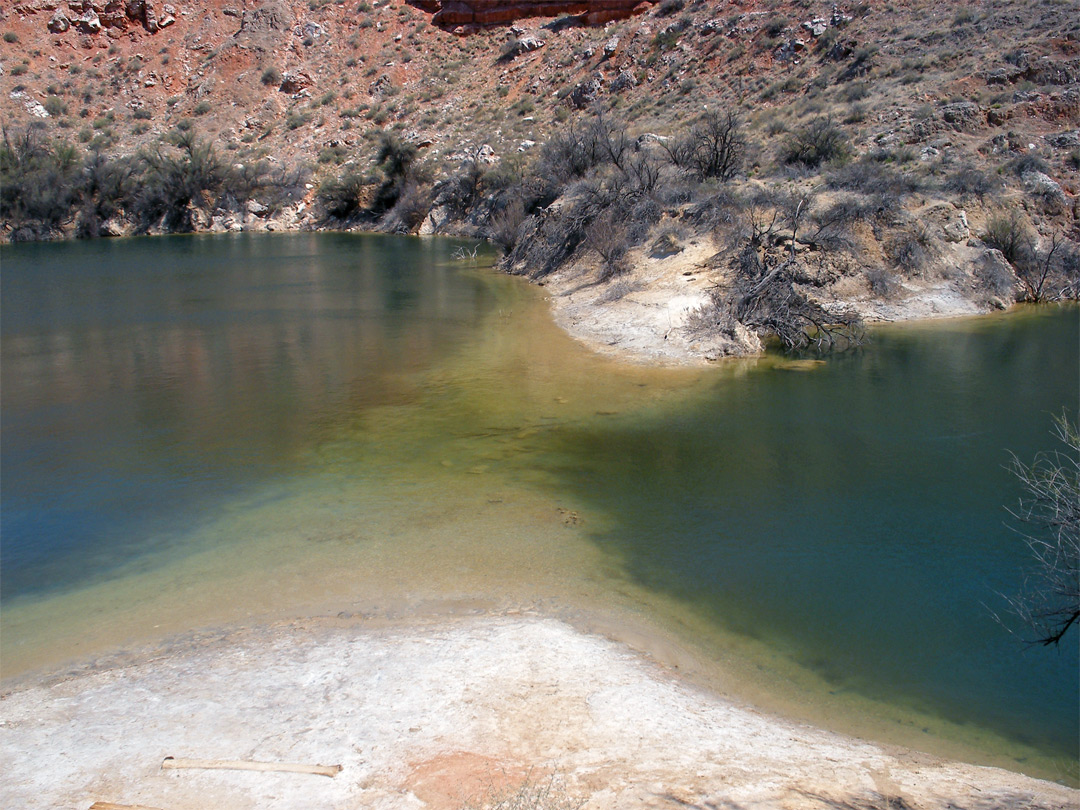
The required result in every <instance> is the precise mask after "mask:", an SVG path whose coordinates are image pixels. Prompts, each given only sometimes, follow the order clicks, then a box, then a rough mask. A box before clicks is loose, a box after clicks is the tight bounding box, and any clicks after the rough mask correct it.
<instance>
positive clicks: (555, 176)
mask: <svg viewBox="0 0 1080 810" xmlns="http://www.w3.org/2000/svg"><path fill="white" fill-rule="evenodd" d="M631 147H632V144H631V142H630V139H629V138H628V137H627V135H626V128H625V127H624V126H623V125H622V124H620V123H615V122H612V121H609V120H608V119H606V118H604V117H602V116H597V117H595V118H594V119H592V120H591V121H588V122H586V123H583V124H582V123H578V122H572V123H571V124H570V125H569V126H567V127H566V128H565V129H563V130H562V131H561V132H558V133H556V134H555V135H554V136H553V137H551V138H549V139H548V140H547V142H545V143H544V145H543V147H542V148H541V151H540V158H539V161H538V163H537V167H536V171H537V174H538V175H539V176H541V177H544V178H546V179H548V180H549V181H550V182H551V183H553V184H556V185H565V184H566V183H567V182H569V181H571V180H575V179H579V178H582V177H585V176H586V175H587V174H588V173H589V172H590V171H591V170H592V169H594V168H596V167H597V166H600V165H603V164H605V163H614V164H615V165H616V166H620V165H621V164H622V163H623V161H624V158H626V157H627V156H628V155H629V153H630V150H631Z"/></svg>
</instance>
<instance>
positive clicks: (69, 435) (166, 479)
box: [2, 235, 490, 599]
mask: <svg viewBox="0 0 1080 810" xmlns="http://www.w3.org/2000/svg"><path fill="white" fill-rule="evenodd" d="M452 248H453V245H452V243H448V242H445V241H443V242H438V241H436V242H421V241H419V240H410V241H406V240H388V239H384V238H379V237H328V238H321V237H320V238H317V237H314V236H312V235H284V236H279V237H272V238H266V237H260V238H252V237H237V238H232V239H225V240H223V239H204V238H190V237H189V238H171V239H160V240H141V241H140V240H133V241H128V242H124V243H118V244H117V243H110V242H107V241H102V242H100V243H93V244H90V245H87V244H76V245H42V246H19V248H18V249H14V248H11V249H6V250H5V255H4V275H3V358H2V360H3V362H2V374H3V380H2V382H3V439H4V453H3V460H2V464H3V476H4V484H5V487H4V516H3V521H4V524H3V531H4V554H5V557H4V566H3V572H2V574H3V596H4V598H5V599H7V598H11V597H13V596H17V595H19V594H20V593H22V592H24V591H26V590H29V589H38V590H40V589H48V588H58V587H68V586H72V585H74V584H83V583H85V579H86V577H87V576H91V577H92V576H94V575H96V574H100V573H104V572H105V571H106V570H107V569H108V568H109V567H110V565H111V564H115V563H117V562H118V561H122V560H125V559H127V558H128V557H130V555H134V554H145V553H148V552H149V551H152V550H154V544H155V543H158V544H160V543H167V542H168V535H169V531H168V528H169V526H170V525H175V522H176V521H177V520H178V519H180V520H182V521H183V522H184V523H185V524H188V525H190V524H191V523H192V522H193V521H197V520H198V518H197V516H196V515H195V514H194V513H195V512H196V510H197V509H198V508H199V504H200V503H201V502H203V501H204V500H205V499H207V498H211V499H212V498H217V497H220V496H222V495H223V494H226V493H228V492H230V491H235V490H236V488H237V487H238V486H241V485H242V484H243V482H244V481H245V480H251V479H253V478H259V477H262V476H266V475H268V474H273V473H274V472H275V471H278V470H284V469H287V468H288V467H289V466H290V464H292V463H294V461H295V459H296V457H297V455H298V454H299V453H301V452H302V451H303V450H304V449H305V448H307V447H308V446H310V444H311V442H312V441H313V440H314V439H315V438H316V437H317V435H318V433H319V431H320V429H322V426H325V425H326V424H328V423H333V422H334V421H335V420H337V419H340V418H341V417H342V414H346V413H347V414H354V413H355V412H357V411H358V410H363V409H365V408H370V407H374V406H377V405H384V404H387V403H391V402H407V401H410V400H411V399H412V398H414V397H415V396H416V390H415V386H414V383H413V381H412V379H411V376H412V375H414V374H415V373H416V372H417V371H419V370H421V369H424V368H427V367H429V366H431V365H432V364H433V363H434V362H435V361H436V360H437V358H439V357H441V356H445V354H446V353H448V352H452V351H454V349H455V347H456V346H457V345H458V344H459V343H460V342H461V341H462V340H464V339H465V338H466V337H467V336H469V335H471V333H472V330H473V329H475V325H476V323H477V321H478V319H480V318H481V317H482V316H483V314H484V312H485V307H487V306H489V305H490V294H488V293H485V287H484V285H483V284H482V283H480V281H479V280H478V279H477V278H475V277H470V276H469V275H468V274H464V273H461V272H458V270H459V268H454V267H452V262H451V261H450V251H451V250H452ZM388 267H393V268H396V269H395V271H394V272H388ZM149 504H153V505H154V506H153V507H152V508H147V507H148V505H149Z"/></svg>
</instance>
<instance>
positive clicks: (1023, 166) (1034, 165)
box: [1006, 153, 1050, 177]
mask: <svg viewBox="0 0 1080 810" xmlns="http://www.w3.org/2000/svg"><path fill="white" fill-rule="evenodd" d="M1006 168H1007V169H1008V170H1009V171H1010V172H1012V173H1013V174H1015V175H1016V176H1017V177H1023V176H1024V175H1025V174H1028V173H1029V172H1042V173H1043V174H1046V173H1047V171H1049V169H1050V167H1049V166H1047V165H1046V161H1045V160H1043V159H1042V158H1041V157H1039V156H1038V155H1032V154H1030V153H1029V154H1026V155H1021V156H1020V157H1018V158H1014V159H1013V160H1010V161H1009V162H1008V164H1007V165H1006Z"/></svg>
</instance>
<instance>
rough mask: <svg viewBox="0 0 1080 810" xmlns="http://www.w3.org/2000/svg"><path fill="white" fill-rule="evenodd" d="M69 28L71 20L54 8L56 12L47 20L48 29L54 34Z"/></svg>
mask: <svg viewBox="0 0 1080 810" xmlns="http://www.w3.org/2000/svg"><path fill="white" fill-rule="evenodd" d="M69 28H71V20H69V19H68V18H67V15H66V14H64V12H63V11H61V10H60V9H57V10H56V13H55V14H53V15H52V19H51V20H49V30H50V31H52V32H53V33H54V34H62V33H64V32H65V31H67V30H68V29H69Z"/></svg>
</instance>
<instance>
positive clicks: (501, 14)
mask: <svg viewBox="0 0 1080 810" xmlns="http://www.w3.org/2000/svg"><path fill="white" fill-rule="evenodd" d="M406 2H407V3H408V4H409V5H411V6H416V7H417V8H419V9H423V10H424V11H427V12H429V13H433V14H434V15H435V16H434V17H433V18H432V22H434V23H435V24H436V25H439V26H442V27H444V28H452V27H454V26H457V25H482V26H487V25H507V24H509V23H512V22H514V21H515V20H520V19H522V18H524V17H558V16H559V15H562V14H576V15H580V17H581V19H582V21H583V22H585V23H587V24H589V25H598V24H601V23H605V22H609V21H611V20H621V19H624V18H626V17H630V16H631V15H633V14H638V13H640V12H642V11H645V10H646V9H648V8H649V7H650V6H651V5H653V3H655V2H656V0H588V1H586V0H578V1H577V2H574V1H573V0H535V2H531V3H527V2H513V0H510V2H507V0H472V1H471V2H458V1H457V0H406Z"/></svg>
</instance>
